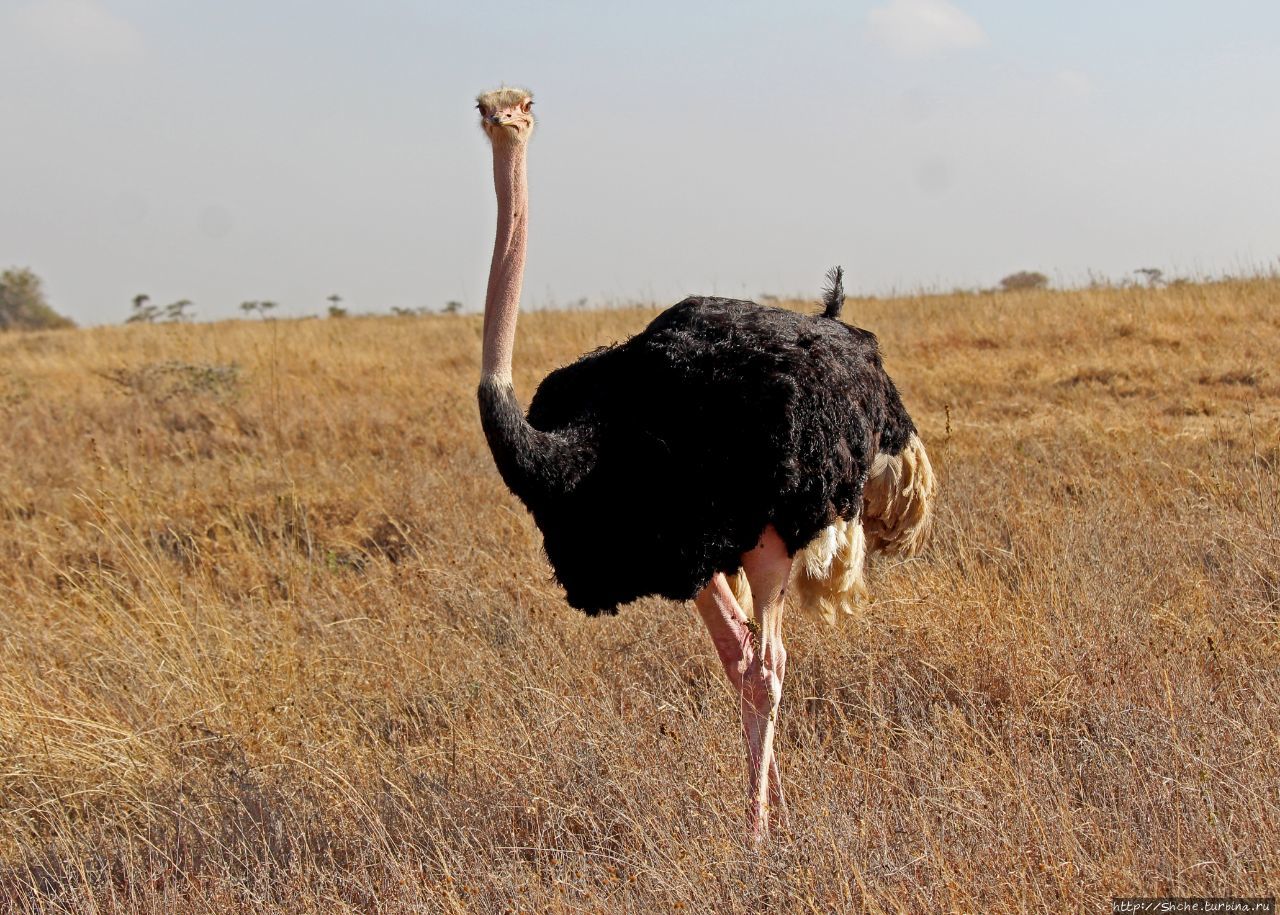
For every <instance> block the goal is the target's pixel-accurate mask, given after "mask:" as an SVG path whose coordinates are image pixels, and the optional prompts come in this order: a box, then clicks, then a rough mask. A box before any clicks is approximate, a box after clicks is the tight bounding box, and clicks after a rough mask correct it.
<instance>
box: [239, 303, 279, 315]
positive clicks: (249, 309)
mask: <svg viewBox="0 0 1280 915" xmlns="http://www.w3.org/2000/svg"><path fill="white" fill-rule="evenodd" d="M277 307H279V305H278V303H276V302H271V301H258V300H257V299H254V300H253V301H251V302H241V303H240V310H241V311H243V312H244V313H245V314H247V315H250V314H253V313H254V312H255V311H256V312H257V313H258V316H259V317H261V318H266V316H267V312H269V311H270V310H271V309H273V308H277Z"/></svg>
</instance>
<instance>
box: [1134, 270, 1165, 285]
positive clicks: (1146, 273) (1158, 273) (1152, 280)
mask: <svg viewBox="0 0 1280 915" xmlns="http://www.w3.org/2000/svg"><path fill="white" fill-rule="evenodd" d="M1133 272H1134V273H1136V274H1138V275H1139V276H1142V277H1145V278H1146V281H1147V285H1148V286H1159V285H1160V284H1161V283H1163V282H1164V271H1163V270H1161V269H1160V268H1159V267H1139V268H1138V269H1137V270H1135V271H1133Z"/></svg>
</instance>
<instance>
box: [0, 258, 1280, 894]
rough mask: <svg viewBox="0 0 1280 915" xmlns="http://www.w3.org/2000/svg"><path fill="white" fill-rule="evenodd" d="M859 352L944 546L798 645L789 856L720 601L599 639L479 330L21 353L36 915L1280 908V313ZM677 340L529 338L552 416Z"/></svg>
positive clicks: (22, 631) (7, 428)
mask: <svg viewBox="0 0 1280 915" xmlns="http://www.w3.org/2000/svg"><path fill="white" fill-rule="evenodd" d="M845 313H846V315H848V316H850V317H851V319H852V320H854V321H856V322H857V323H859V324H861V325H862V326H865V327H868V328H869V329H872V330H874V331H875V332H876V333H878V334H879V335H880V338H881V341H882V345H883V348H884V352H885V358H886V363H887V365H888V367H889V370H890V371H891V373H893V375H894V377H895V378H896V379H897V381H898V384H899V387H900V388H901V389H902V392H903V396H904V399H905V401H906V403H907V405H908V407H909V409H911V411H912V413H913V414H914V416H915V418H916V420H917V423H918V425H919V426H920V428H921V431H922V434H923V437H924V439H925V441H926V442H927V443H928V445H929V448H930V452H931V455H932V457H933V459H934V463H935V467H936V469H937V471H938V474H939V478H940V483H941V487H942V488H941V492H940V497H939V500H938V514H937V524H936V528H935V533H934V537H933V541H932V544H931V546H930V548H929V549H928V551H927V552H926V554H925V555H923V556H922V557H920V558H918V559H914V560H910V561H896V562H889V563H880V564H877V565H875V567H874V568H873V569H872V571H871V575H870V584H871V588H872V593H873V597H874V600H873V602H871V603H869V604H868V605H867V606H866V607H865V608H864V609H863V611H862V612H861V613H860V614H859V615H858V616H856V617H855V618H851V619H848V620H846V621H845V622H844V623H843V625H841V626H838V627H828V626H826V625H824V624H821V623H817V622H814V621H811V620H809V619H806V618H804V617H803V616H801V615H800V614H798V613H796V612H791V613H790V614H789V616H788V621H787V624H786V632H787V635H788V639H789V641H788V647H789V650H790V662H789V665H788V679H787V684H786V692H785V695H784V698H783V708H782V719H781V729H780V734H779V744H778V747H779V752H780V760H781V766H782V772H783V775H784V778H785V779H786V783H787V788H788V796H789V801H790V805H791V818H792V824H791V829H790V830H789V831H781V832H779V833H778V834H777V835H776V836H775V838H774V840H773V841H772V843H771V844H770V845H769V846H768V847H767V849H766V850H764V851H763V852H761V853H754V852H751V851H749V850H747V849H746V848H745V847H744V844H743V840H742V830H743V817H742V810H743V799H742V793H743V787H744V781H745V774H744V762H743V751H742V748H741V740H740V735H739V729H738V719H737V704H736V701H735V700H734V698H733V697H732V696H731V695H730V693H729V690H728V688H727V686H726V684H725V682H724V679H723V676H722V673H721V671H720V669H719V666H718V662H717V660H716V657H715V655H714V652H713V651H712V649H711V646H710V644H709V642H708V640H707V638H706V636H705V634H704V632H703V631H702V629H701V626H700V624H699V623H698V622H697V620H696V618H695V616H694V614H693V613H692V612H691V609H690V608H689V607H688V606H684V605H679V604H671V603H667V602H663V601H656V600H650V601H644V602H641V603H638V604H635V605H632V606H630V607H627V608H624V610H623V612H622V613H621V615H619V616H618V617H616V618H611V619H610V618H603V619H588V618H585V617H583V616H581V615H579V614H577V613H575V612H573V611H571V610H570V609H568V608H567V607H566V606H565V605H564V603H563V602H562V600H561V598H560V595H559V592H558V590H557V588H556V586H555V584H554V582H553V581H552V580H551V578H550V572H549V568H548V567H547V565H546V563H545V560H544V559H543V558H542V556H541V554H540V551H539V544H540V541H539V537H538V535H537V531H536V529H535V528H534V526H533V524H532V523H531V521H530V519H529V517H528V516H527V515H526V513H525V511H524V509H523V508H522V507H521V506H520V505H519V503H518V502H516V501H515V500H514V499H513V498H512V497H511V496H510V495H509V494H508V493H507V492H506V491H505V490H504V488H503V486H502V485H501V482H500V480H499V479H498V476H497V474H496V472H495V470H494V468H493V466H492V462H491V459H490V457H489V454H488V452H487V450H486V448H485V446H484V442H483V439H482V437H481V434H480V431H479V424H478V419H477V411H476V405H475V384H476V381H477V378H478V373H479V368H478V366H479V348H480V324H479V319H478V318H474V317H446V316H440V317H421V318H382V319H345V320H324V321H320V320H316V321H301V322H285V321H258V322H248V321H241V322H231V323H224V324H214V325H183V326H131V327H127V328H118V327H110V328H100V329H95V330H82V331H57V332H46V333H33V334H8V335H3V336H0V911H5V912H8V911H15V912H17V911H61V910H66V911H75V912H81V911H86V912H156V913H159V912H175V913H195V912H209V911H219V912H222V911H226V912H317V913H319V912H409V911H423V912H494V913H498V912H646V913H650V912H671V911H683V912H713V911H714V912H723V913H734V912H745V911H749V910H756V911H760V910H762V911H769V912H779V913H791V912H845V911H854V912H856V911H868V912H926V911H969V912H973V911H990V912H1013V911H1027V912H1042V911H1050V912H1090V911H1092V912H1101V911H1109V904H1108V900H1109V897H1111V896H1112V895H1115V894H1121V895H1128V894H1132V895H1157V894H1163V893H1170V894H1177V895H1201V894H1208V895H1223V894H1227V893H1232V894H1236V895H1267V894H1270V893H1274V892H1275V891H1276V890H1277V889H1280V369H1277V368H1276V367H1277V366H1280V281H1277V280H1275V279H1257V280H1242V281H1231V282H1219V283H1213V284H1205V285H1183V286H1178V287H1174V288H1164V289H1139V288H1130V289H1100V290H1088V291H1073V292H1048V291H1037V292H1025V293H1003V294H991V295H978V294H973V295H954V296H927V297H916V298H902V299H895V300H875V301H861V300H851V301H850V302H849V304H848V305H847V306H846V311H845ZM652 314H653V312H652V311H645V310H625V311H582V312H570V313H538V314H531V315H526V316H525V317H524V318H522V319H521V330H520V339H519V341H518V344H517V349H516V365H517V378H516V382H517V389H518V391H520V393H521V394H522V395H523V396H524V397H525V398H527V397H528V396H529V394H530V393H531V392H532V390H533V388H534V385H535V384H536V382H537V380H538V379H539V378H541V376H542V375H543V374H545V373H546V372H547V371H548V370H550V369H551V368H553V367H555V366H557V365H559V364H562V363H564V362H565V361H568V360H569V359H571V358H572V357H573V356H575V355H576V354H578V353H580V352H582V351H584V350H586V349H589V348H591V347H594V346H597V345H601V344H605V343H608V342H611V341H614V340H618V339H621V338H623V337H625V336H626V335H628V334H630V333H632V332H634V331H636V330H637V329H639V328H640V327H642V326H643V325H644V323H645V322H646V321H647V320H648V319H649V318H650V317H651V316H652ZM641 381H642V380H641V379H637V383H641ZM728 431H729V432H730V433H732V432H733V430H728ZM618 523H619V524H625V523H626V518H619V519H618ZM605 534H606V532H602V536H603V535H605Z"/></svg>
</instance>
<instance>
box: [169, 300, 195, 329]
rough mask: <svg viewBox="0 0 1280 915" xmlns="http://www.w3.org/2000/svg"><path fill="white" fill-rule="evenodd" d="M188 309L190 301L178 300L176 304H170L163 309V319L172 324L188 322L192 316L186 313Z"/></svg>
mask: <svg viewBox="0 0 1280 915" xmlns="http://www.w3.org/2000/svg"><path fill="white" fill-rule="evenodd" d="M190 307H191V300H190V299H178V301H176V302H170V303H169V304H168V305H166V306H165V307H164V319H165V320H166V321H171V322H174V323H182V322H184V321H190V320H191V318H192V317H193V315H191V314H188V313H187V309H188V308H190Z"/></svg>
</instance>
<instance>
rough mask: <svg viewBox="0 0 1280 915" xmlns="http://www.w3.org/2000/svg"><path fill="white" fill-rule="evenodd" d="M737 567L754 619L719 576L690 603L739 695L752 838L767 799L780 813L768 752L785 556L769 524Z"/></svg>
mask: <svg viewBox="0 0 1280 915" xmlns="http://www.w3.org/2000/svg"><path fill="white" fill-rule="evenodd" d="M742 568H743V571H744V572H745V573H746V575H747V580H748V581H749V582H750V584H751V595H752V603H753V604H754V610H755V620H754V621H749V620H748V619H747V617H746V614H744V613H743V612H742V608H741V607H739V606H738V602H737V601H736V600H735V599H734V596H733V592H732V591H731V590H730V588H729V584H728V582H727V581H725V577H724V576H723V575H716V576H715V577H714V578H713V579H712V580H711V583H710V584H708V585H707V587H706V588H704V589H703V590H702V592H701V593H700V594H699V595H698V597H697V599H696V604H697V607H698V612H699V614H701V616H702V621H703V622H704V623H705V624H706V627H707V630H708V631H709V632H710V634H711V641H712V643H713V644H714V645H715V647H716V652H717V654H719V655H720V663H721V664H723V665H724V670H725V674H726V675H728V677H729V682H730V683H731V684H733V686H734V688H735V689H736V690H737V691H738V694H739V697H740V700H741V707H742V731H743V736H744V737H745V738H746V744H747V770H748V779H747V784H748V798H747V805H748V816H749V830H750V835H751V838H752V839H753V840H754V841H757V842H758V841H760V840H762V839H763V838H764V837H765V836H766V835H767V834H768V831H769V807H770V802H772V803H773V804H774V805H775V806H777V807H778V808H779V812H780V813H781V814H782V815H783V817H784V818H785V816H786V813H785V811H786V808H785V805H784V804H783V802H782V783H781V781H780V779H779V778H778V767H777V762H776V761H775V760H774V756H773V736H774V732H775V730H776V725H777V713H778V703H779V701H780V700H781V698H782V677H783V674H784V672H785V669H786V658H787V655H786V649H785V648H783V645H782V597H783V591H784V589H785V588H786V583H787V578H788V576H789V574H790V571H791V557H790V556H788V555H787V551H786V547H785V546H784V545H783V543H782V539H781V538H780V537H779V536H778V534H777V532H776V531H774V529H773V528H772V527H768V528H766V529H765V532H764V534H763V535H762V536H761V538H760V543H759V545H758V546H756V548H755V549H753V550H750V551H749V552H747V553H744V554H743V556H742ZM770 776H772V778H771V777H770Z"/></svg>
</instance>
